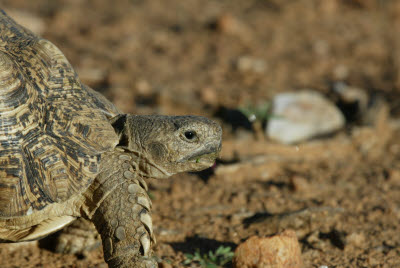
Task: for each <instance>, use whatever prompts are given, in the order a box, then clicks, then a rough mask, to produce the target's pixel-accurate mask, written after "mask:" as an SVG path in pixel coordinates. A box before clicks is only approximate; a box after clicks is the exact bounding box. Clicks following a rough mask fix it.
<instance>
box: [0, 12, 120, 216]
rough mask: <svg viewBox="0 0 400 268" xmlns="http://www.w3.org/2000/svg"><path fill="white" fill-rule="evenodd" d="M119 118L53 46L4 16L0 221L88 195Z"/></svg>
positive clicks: (0, 25)
mask: <svg viewBox="0 0 400 268" xmlns="http://www.w3.org/2000/svg"><path fill="white" fill-rule="evenodd" d="M118 113H119V111H118V109H116V108H115V107H114V106H113V105H112V104H111V103H110V102H108V101H107V100H106V99H105V98H104V97H102V96H101V95H100V94H97V93H96V92H95V91H93V90H92V89H90V88H88V87H86V86H84V85H83V84H82V83H81V82H80V81H79V79H78V77H77V74H76V73H75V71H74V70H73V68H72V67H71V65H70V64H69V62H68V61H67V59H66V58H65V56H64V55H63V54H62V52H61V51H60V50H59V49H58V48H57V47H56V46H55V45H53V44H52V43H51V42H49V41H47V40H45V39H42V38H39V37H37V36H35V35H34V34H33V33H32V32H30V31H29V30H27V29H25V28H23V27H22V26H20V25H18V24H16V23H15V22H14V21H13V20H12V19H11V18H10V17H8V16H7V15H6V14H5V12H4V11H0V218H3V219H5V218H14V217H19V216H24V215H30V214H32V213H34V212H35V211H38V210H42V209H43V208H45V207H46V206H48V205H49V204H52V203H56V202H57V203H60V202H64V201H66V200H68V199H70V198H71V197H72V196H75V195H77V194H79V193H81V192H83V191H84V190H85V189H86V188H87V187H88V186H89V185H90V183H91V182H92V180H93V179H94V178H95V177H96V175H97V174H98V171H99V162H100V158H101V154H102V153H103V152H105V151H110V150H112V149H113V148H114V147H115V146H116V144H117V142H118V137H117V135H116V134H115V131H114V129H113V128H112V126H111V124H110V123H109V121H108V119H109V118H110V117H112V116H115V115H117V114H118Z"/></svg>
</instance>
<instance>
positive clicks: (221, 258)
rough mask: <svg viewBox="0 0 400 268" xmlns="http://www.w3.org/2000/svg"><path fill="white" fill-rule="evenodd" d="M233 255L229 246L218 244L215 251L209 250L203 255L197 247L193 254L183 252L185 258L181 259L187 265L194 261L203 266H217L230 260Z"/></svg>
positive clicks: (208, 267)
mask: <svg viewBox="0 0 400 268" xmlns="http://www.w3.org/2000/svg"><path fill="white" fill-rule="evenodd" d="M233 255H234V253H233V252H232V250H231V248H230V247H224V246H220V247H219V248H217V250H216V251H215V252H212V251H211V250H210V251H209V252H208V254H203V255H201V253H200V250H199V249H197V250H196V252H195V253H194V254H185V257H186V260H184V261H183V264H184V265H189V264H191V263H194V262H195V263H198V264H200V266H201V267H204V268H218V267H222V266H224V265H225V264H227V263H228V262H230V261H231V260H232V258H233Z"/></svg>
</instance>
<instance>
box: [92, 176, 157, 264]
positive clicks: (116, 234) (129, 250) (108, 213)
mask: <svg viewBox="0 0 400 268" xmlns="http://www.w3.org/2000/svg"><path fill="white" fill-rule="evenodd" d="M127 175H132V174H125V180H126V177H129V176H127ZM119 181H120V180H119ZM115 182H116V181H115ZM107 184H108V183H107ZM150 209H151V201H150V199H149V197H148V195H147V193H146V191H145V190H144V189H143V188H142V187H141V186H140V185H139V183H138V181H137V180H136V179H133V180H127V181H125V182H123V183H122V184H119V185H118V186H117V187H115V188H114V189H113V190H112V192H111V193H109V194H108V195H107V197H106V198H105V199H104V200H103V201H102V202H101V204H100V206H99V208H98V209H97V210H96V212H95V214H94V215H93V217H92V222H93V223H94V225H95V226H96V228H97V230H98V232H99V233H100V235H101V239H102V242H103V249H104V259H105V261H106V262H107V263H108V265H109V267H146V268H147V267H158V265H157V262H156V261H155V260H154V259H153V258H152V253H153V252H152V249H151V246H152V241H153V240H154V239H152V237H153V229H152V220H151V216H150Z"/></svg>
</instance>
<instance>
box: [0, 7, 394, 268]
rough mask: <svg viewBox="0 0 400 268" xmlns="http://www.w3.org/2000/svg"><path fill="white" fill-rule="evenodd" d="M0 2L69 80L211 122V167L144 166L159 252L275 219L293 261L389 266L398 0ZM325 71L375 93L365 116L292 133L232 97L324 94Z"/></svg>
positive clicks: (273, 226) (0, 253) (9, 249)
mask: <svg viewBox="0 0 400 268" xmlns="http://www.w3.org/2000/svg"><path fill="white" fill-rule="evenodd" d="M0 2H1V3H2V5H1V6H2V8H6V9H7V10H10V11H11V12H17V13H18V12H27V13H28V14H29V15H31V16H37V17H38V18H39V19H40V20H41V21H42V30H43V32H42V34H41V35H42V36H43V37H45V38H47V39H49V40H51V41H52V42H53V43H55V44H56V45H57V46H59V48H60V49H61V50H62V51H63V52H64V53H65V54H66V56H67V58H68V59H69V60H70V62H71V63H72V65H73V66H75V68H76V70H77V72H78V74H79V75H80V77H81V79H82V80H83V82H85V83H87V84H89V85H90V86H92V87H93V88H94V89H96V90H98V91H100V92H102V93H103V94H105V95H106V96H107V97H108V98H109V99H111V100H112V101H113V102H114V103H115V104H116V105H117V106H118V107H120V108H121V109H123V110H124V111H125V112H132V113H138V114H149V113H150V114H153V113H159V114H200V115H205V116H209V117H212V118H214V119H215V120H218V121H219V122H220V123H221V124H222V125H223V128H224V141H223V151H222V154H221V158H220V160H219V161H218V163H217V166H216V167H214V168H213V169H210V170H208V171H206V172H202V173H200V174H182V175H178V176H175V177H173V178H171V179H169V180H165V181H151V182H150V185H151V186H150V193H151V196H152V198H153V204H154V210H153V220H154V228H155V233H156V237H157V240H158V243H157V245H156V247H155V253H156V254H157V256H158V257H160V259H161V260H163V263H164V266H165V267H168V265H166V263H169V264H172V265H173V266H174V267H181V266H182V264H181V263H182V261H183V260H184V254H185V253H193V252H194V251H195V250H196V249H197V248H198V249H200V250H201V251H202V252H206V251H208V250H215V249H217V248H218V247H219V246H221V245H224V246H231V247H232V248H235V247H236V246H237V245H238V244H239V243H240V242H241V241H244V240H245V239H246V238H248V237H249V236H251V235H254V234H257V235H260V236H262V235H269V234H273V233H275V232H277V231H280V230H283V229H293V230H295V231H296V233H297V236H298V238H299V241H300V244H301V247H302V257H303V260H304V263H305V267H319V266H320V265H328V266H329V267H400V144H399V140H400V130H399V125H400V123H399V122H400V121H399V115H400V52H399V51H400V34H399V33H400V32H399V29H400V1H397V0H392V1H391V0H342V1H340V0H324V1H319V0H298V1H283V0H246V1H243V0H185V1H180V0H168V1H162V0H153V1H144V0H129V1H128V0H118V1H117V0H115V1H107V0H91V1H90V0H57V1H56V0H36V1H28V0H26V1H24V0H3V1H0ZM19 14H21V13H19ZM22 17H25V19H28V21H29V17H28V16H25V15H22ZM32 25H33V23H32ZM338 81H344V82H346V83H347V84H349V85H351V86H355V87H359V88H361V89H363V90H364V91H365V92H366V93H367V94H368V96H369V97H370V102H371V103H373V102H374V101H375V100H380V101H381V102H383V103H386V105H381V106H382V108H381V109H378V111H377V112H376V114H374V115H375V116H374V119H373V120H372V121H370V123H369V124H364V123H360V120H357V118H358V116H355V111H353V110H350V111H345V112H347V115H348V119H349V120H348V123H347V125H346V128H345V129H343V130H341V131H339V132H338V133H335V134H334V135H330V136H329V137H324V138H321V139H318V140H313V141H310V142H306V143H302V144H299V145H298V146H284V145H279V144H277V143H274V142H272V141H270V140H268V139H263V138H261V139H260V137H259V138H258V139H256V138H255V136H254V135H253V133H252V132H251V130H249V127H250V125H249V123H248V122H247V121H246V120H244V119H245V118H241V117H240V114H238V113H237V111H236V109H237V108H238V107H241V106H244V105H248V104H252V105H257V104H259V103H263V102H268V101H269V100H270V99H271V97H272V96H273V95H274V94H276V93H278V92H283V91H293V90H298V89H302V88H311V89H314V90H317V91H319V92H321V93H323V94H325V95H326V96H328V97H330V98H332V100H334V101H335V99H334V97H333V95H332V85H333V84H334V83H336V82H338ZM0 267H104V263H103V260H102V252H101V249H97V250H94V251H93V252H90V253H89V254H88V255H86V256H75V255H63V254H56V253H53V252H51V251H50V250H48V249H46V248H43V247H42V246H41V243H39V244H38V243H33V244H32V243H31V244H25V245H10V244H3V245H0Z"/></svg>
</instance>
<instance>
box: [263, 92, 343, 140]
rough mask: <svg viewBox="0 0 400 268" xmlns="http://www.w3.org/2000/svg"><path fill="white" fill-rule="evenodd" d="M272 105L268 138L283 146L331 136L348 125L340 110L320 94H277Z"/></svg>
mask: <svg viewBox="0 0 400 268" xmlns="http://www.w3.org/2000/svg"><path fill="white" fill-rule="evenodd" d="M272 105H273V108H272V118H271V119H270V120H269V122H268V126H267V135H268V137H270V138H271V139H273V140H276V141H279V142H281V143H285V144H293V143H297V142H300V141H303V140H307V139H310V138H312V137H315V136H320V135H325V134H329V133H332V132H334V131H336V130H339V129H340V128H342V127H343V126H344V124H345V118H344V116H343V114H342V113H341V112H340V110H339V109H338V108H337V107H336V106H335V105H334V104H333V103H332V102H331V101H329V100H327V99H326V98H325V97H324V96H322V95H321V94H319V93H317V92H313V91H308V90H306V91H301V92H293V93H282V94H278V95H277V96H275V97H274V99H273V104H272Z"/></svg>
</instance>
